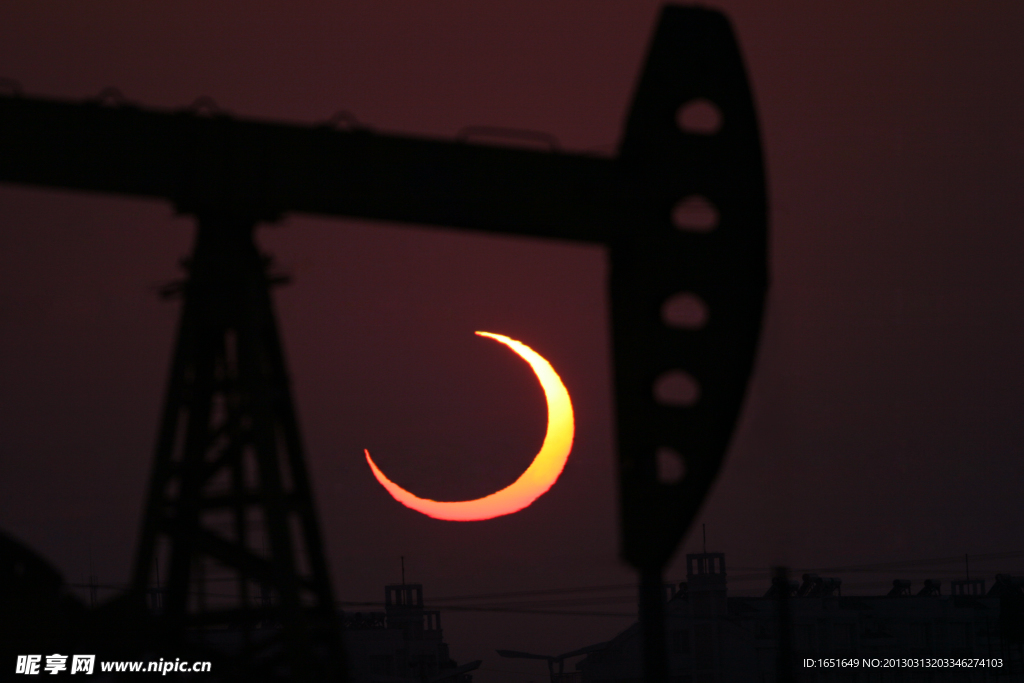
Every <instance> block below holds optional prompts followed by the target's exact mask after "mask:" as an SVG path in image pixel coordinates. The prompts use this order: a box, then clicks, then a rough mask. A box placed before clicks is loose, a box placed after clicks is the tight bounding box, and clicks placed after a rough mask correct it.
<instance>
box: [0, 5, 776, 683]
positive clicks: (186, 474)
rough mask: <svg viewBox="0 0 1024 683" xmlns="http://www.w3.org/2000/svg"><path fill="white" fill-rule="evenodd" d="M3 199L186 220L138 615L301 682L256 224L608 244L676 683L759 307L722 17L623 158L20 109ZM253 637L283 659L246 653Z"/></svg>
mask: <svg viewBox="0 0 1024 683" xmlns="http://www.w3.org/2000/svg"><path fill="white" fill-rule="evenodd" d="M0 181H3V182H13V183H30V184H37V185H44V186H50V187H59V188H74V189H81V190H88V191H96V192H109V193H118V194H124V195H135V196H145V197H156V198H164V199H167V200H169V201H171V202H172V203H173V204H174V206H175V207H176V209H177V210H178V211H179V212H182V213H187V214H191V215H194V216H196V218H197V220H198V226H199V227H198V231H197V237H196V246H195V251H194V254H193V256H192V258H191V259H190V260H189V261H188V271H189V276H188V279H187V281H186V282H185V283H183V284H182V285H181V286H180V293H181V295H182V296H183V300H184V304H183V312H182V321H181V327H180V330H179V337H178V342H177V346H176V350H175V356H174V361H173V366H172V371H171V377H170V382H169V388H168V391H167V396H166V401H165V405H164V414H163V418H162V422H161V427H160V435H159V440H158V445H157V453H156V461H155V463H154V467H153V474H152V479H151V483H150V489H149V493H148V502H147V505H146V510H145V515H144V520H143V526H142V534H141V538H140V541H139V545H138V552H137V556H136V561H135V569H134V579H133V587H134V590H133V593H134V595H135V598H136V599H137V600H138V601H141V600H142V599H143V597H144V595H145V592H146V590H147V587H148V586H151V585H153V583H154V580H155V576H156V573H157V572H159V574H160V576H161V577H163V578H164V580H165V587H164V590H163V592H162V607H161V609H159V610H152V609H151V610H150V616H149V618H150V619H151V621H152V623H153V624H156V625H157V626H156V628H157V630H158V631H159V633H160V634H161V637H162V638H164V639H165V640H167V641H168V642H175V641H179V640H181V639H183V638H185V635H186V634H187V633H189V632H190V630H191V629H192V627H196V626H211V625H216V624H220V625H228V624H230V625H239V624H243V625H245V626H244V627H243V632H244V633H245V634H246V636H245V638H244V643H243V645H241V646H240V654H239V655H238V661H240V662H245V661H249V662H262V661H265V660H266V658H272V657H278V659H279V660H280V663H281V664H280V665H281V669H280V671H281V672H282V673H283V674H289V675H296V676H298V675H301V677H302V679H303V680H315V679H317V678H323V679H328V678H332V677H335V676H337V675H338V673H337V672H338V671H340V670H341V668H342V666H341V664H340V662H339V661H337V659H336V658H335V657H334V655H333V653H335V652H337V651H339V648H337V647H335V645H336V644H337V643H338V642H339V638H338V634H337V630H338V625H337V621H336V618H335V617H334V616H333V610H332V605H333V597H332V593H331V587H330V583H329V581H328V578H327V577H328V574H327V568H326V563H325V560H324V556H323V551H322V547H321V542H320V535H319V530H318V526H317V521H316V514H315V509H314V505H313V501H312V498H311V495H310V488H309V483H308V480H307V474H306V470H305V467H304V464H303V454H302V445H301V440H300V438H299V433H298V429H297V426H296V422H295V417H294V413H293V409H292V404H291V399H290V395H289V387H288V381H287V372H286V369H285V364H284V359H283V357H282V354H281V349H280V345H279V343H278V338H277V333H276V324H275V322H274V317H273V311H272V307H271V302H270V297H269V287H270V285H271V284H272V282H273V278H272V277H271V276H270V275H269V273H268V263H269V260H268V259H267V258H266V257H264V256H261V255H260V254H259V253H258V252H257V250H256V248H255V246H254V244H253V242H252V231H253V229H254V228H255V226H256V225H257V224H259V223H261V222H270V221H274V220H276V219H278V218H279V217H280V216H282V215H283V214H285V213H288V212H307V213H314V214H324V215H336V216H357V217H369V218H376V219H384V220H390V221H406V222H413V223H417V224H427V225H439V226H447V227H454V228H466V229H473V230H486V231H497V232H504V233H510V234H517V235H531V236H538V237H551V238H560V239H571V240H583V241H588V242H593V243H599V244H604V245H607V247H608V249H609V253H610V259H611V281H610V299H611V306H612V312H611V313H612V316H611V317H612V324H613V350H614V360H615V372H614V382H615V400H616V411H617V423H616V425H617V431H618V449H619V467H620V472H619V476H620V481H621V509H622V553H623V556H624V557H625V559H626V560H628V561H629V562H630V563H631V564H633V565H634V566H635V567H636V568H637V569H638V570H639V572H640V576H641V585H642V591H641V593H642V596H643V597H642V599H641V617H642V621H643V623H644V625H645V627H644V628H645V630H644V633H645V638H644V642H645V652H646V659H645V661H646V671H647V677H648V680H651V681H656V680H663V679H664V678H665V676H666V667H665V656H664V650H665V642H664V630H663V628H662V626H661V623H662V620H663V615H662V611H663V606H662V597H661V572H662V569H663V567H664V566H665V564H666V563H667V562H668V560H669V559H670V557H671V555H672V553H673V551H674V550H675V548H676V546H677V544H678V542H679V541H680V539H681V537H682V536H683V534H684V533H685V531H686V529H687V528H688V526H689V525H690V523H691V521H692V519H693V517H694V515H695V514H696V512H697V509H698V508H699V506H700V504H701V502H702V501H703V498H704V496H705V494H706V492H707V490H708V488H709V486H710V485H711V483H712V481H713V479H714V477H715V476H716V474H717V472H718V470H719V467H720V465H721V462H722V458H723V456H724V453H725V451H726V448H727V446H728V442H729V439H730V436H731V433H732V430H733V426H734V424H735V421H736V418H737V416H738V413H739V410H740V406H741V402H742V399H743V395H744V391H745V387H746V384H747V381H748V378H749V376H750V372H751V368H752V363H753V359H754V354H755V349H756V344H757V339H758V335H759V330H760V324H761V318H762V310H763V304H764V296H765V292H766V288H767V267H766V238H767V226H766V196H765V182H764V174H763V167H762V159H761V152H760V142H759V137H758V131H757V125H756V118H755V113H754V107H753V103H752V100H751V96H750V89H749V87H748V85H747V80H746V76H745V73H744V69H743V64H742V60H741V57H740V53H739V50H738V48H737V45H736V43H735V41H734V38H733V34H732V31H731V28H730V26H729V23H728V21H727V20H726V18H725V17H724V16H723V15H721V14H719V13H717V12H714V11H711V10H706V9H698V8H684V7H667V8H666V9H665V10H664V11H663V13H662V15H661V17H660V20H659V24H658V28H657V31H656V33H655V35H654V39H653V42H652V44H651V47H650V52H649V55H648V57H647V61H646V65H645V67H644V72H643V74H642V77H641V79H640V82H639V86H638V88H637V91H636V95H635V99H634V102H633V106H632V109H631V112H630V114H629V118H628V121H627V123H626V129H625V135H624V138H623V142H622V146H621V149H620V150H619V153H618V156H617V157H615V158H612V159H608V158H599V157H594V156H586V155H579V154H568V153H562V152H559V151H557V150H554V149H552V150H551V151H539V150H534V149H523V148H503V147H497V146H488V145H483V144H472V143H471V142H469V141H467V140H465V139H462V140H457V141H451V142H446V141H436V140H426V139H417V138H410V137H399V136H391V135H380V134H376V133H374V132H371V131H370V130H366V129H362V128H358V127H356V128H348V129H340V130H339V129H338V128H337V127H336V126H335V125H333V124H326V125H322V126H317V127H298V126H288V125H280V124H272V123H263V122H255V121H246V120H238V119H235V118H232V117H229V116H226V115H224V114H222V113H220V112H218V111H216V110H215V109H213V108H211V107H209V106H204V107H196V108H194V109H190V110H185V111H177V112H155V111H147V110H143V109H141V108H138V107H136V106H133V105H130V104H127V103H124V102H119V101H116V100H115V101H111V98H101V99H99V100H96V101H91V102H86V103H63V102H54V101H44V100H38V99H27V98H22V97H18V96H14V97H0ZM680 308H681V309H682V310H683V311H684V314H683V315H681V316H677V315H675V314H674V312H673V311H675V310H676V309H680ZM659 451H661V452H662V454H663V455H664V454H665V453H669V454H670V455H671V453H674V454H675V456H673V457H678V458H681V459H682V461H683V462H684V463H685V476H684V477H683V478H682V479H681V480H680V481H667V480H665V479H664V477H659V471H658V453H659ZM215 578H216V579H217V581H219V583H217V590H216V593H217V596H216V599H214V596H213V593H214V591H212V590H207V588H208V587H209V586H211V585H213V584H212V581H213V579H215ZM225 593H226V594H227V597H226V598H225V597H224V596H225ZM256 596H259V597H260V599H261V600H262V602H261V603H260V604H258V605H257V604H254V602H255V597H256ZM157 612H159V613H157ZM267 620H271V621H274V622H276V623H279V624H280V625H281V628H280V634H281V640H280V642H276V641H275V642H265V641H261V640H260V639H258V638H257V637H256V635H257V634H255V633H254V631H255V625H256V624H260V623H265V622H266V621H267ZM275 653H276V654H275ZM243 668H244V667H243ZM259 671H260V672H262V673H264V674H267V675H270V674H271V673H272V672H273V671H275V669H274V668H273V667H271V666H264V665H260V666H259ZM268 672H269V673H268Z"/></svg>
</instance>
